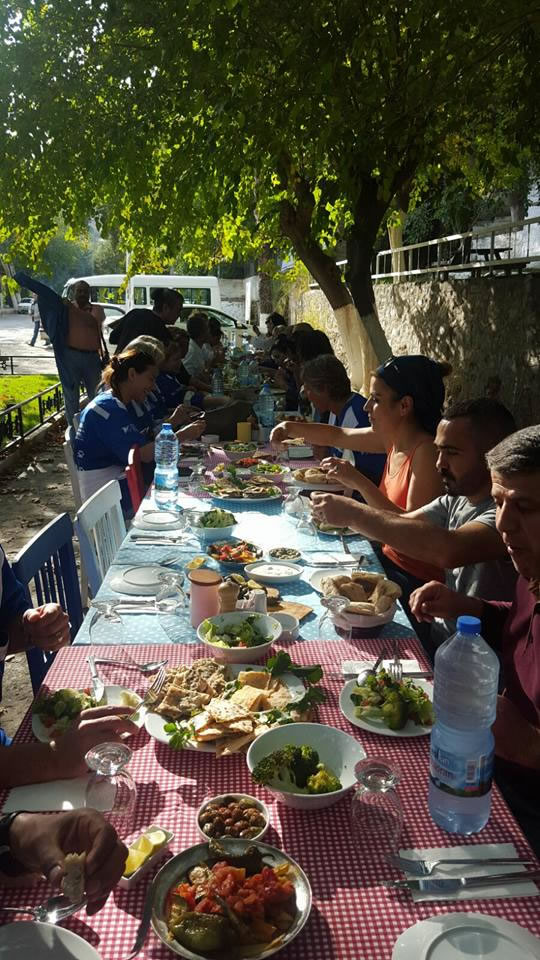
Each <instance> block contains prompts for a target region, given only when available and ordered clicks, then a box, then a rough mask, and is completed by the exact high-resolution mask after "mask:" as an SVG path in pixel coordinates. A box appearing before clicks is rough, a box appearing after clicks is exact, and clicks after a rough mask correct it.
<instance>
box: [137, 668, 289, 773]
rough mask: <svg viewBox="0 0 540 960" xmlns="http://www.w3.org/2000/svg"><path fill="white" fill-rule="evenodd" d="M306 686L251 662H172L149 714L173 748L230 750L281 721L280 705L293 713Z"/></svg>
mask: <svg viewBox="0 0 540 960" xmlns="http://www.w3.org/2000/svg"><path fill="white" fill-rule="evenodd" d="M305 695H306V689H305V687H304V684H303V682H302V680H301V678H300V677H297V676H295V675H294V674H292V673H289V672H284V673H282V674H280V675H279V676H273V675H272V673H271V672H270V670H268V669H267V668H265V667H262V666H261V667H259V666H257V667H253V666H252V665H251V664H249V663H227V664H225V663H220V662H219V661H218V660H217V659H216V658H215V657H213V658H203V659H200V660H195V661H193V663H192V664H190V665H185V666H182V667H176V668H170V669H169V670H168V671H167V680H166V681H165V684H164V686H163V688H162V690H161V692H160V700H159V702H158V703H157V704H156V705H155V706H154V709H153V711H149V712H148V713H147V714H146V717H145V726H146V730H147V731H148V733H149V734H150V736H151V737H154V738H155V739H156V740H159V741H160V743H165V744H168V745H169V746H171V747H172V748H173V749H181V748H182V747H186V748H188V749H191V750H201V751H204V752H207V753H216V754H217V756H228V755H229V754H233V753H238V751H240V750H244V749H245V748H246V747H247V745H248V744H249V743H251V741H252V740H253V739H254V738H255V737H257V736H259V735H260V734H261V733H263V732H265V731H266V730H268V728H269V724H270V722H279V720H280V719H282V716H281V714H282V711H285V712H287V713H288V714H290V716H291V718H292V719H298V718H300V719H301V718H302V716H303V714H300V713H298V712H296V711H295V710H294V706H291V705H294V704H295V703H297V702H298V703H299V704H300V706H302V703H301V701H302V700H304V698H305Z"/></svg>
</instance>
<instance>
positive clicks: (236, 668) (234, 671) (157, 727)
mask: <svg viewBox="0 0 540 960" xmlns="http://www.w3.org/2000/svg"><path fill="white" fill-rule="evenodd" d="M227 667H228V669H229V671H230V675H231V676H232V677H237V676H238V674H239V673H241V671H242V670H256V669H258V668H257V667H256V666H255V667H254V666H253V664H252V663H228V664H227ZM279 679H280V680H281V681H282V682H283V683H284V684H285V686H286V687H287V689H288V690H290V692H291V700H300V699H301V698H302V697H303V696H304V694H305V692H306V688H305V687H304V684H303V683H302V681H301V680H300V679H299V678H298V677H295V676H294V674H292V673H284V674H283V675H282V676H281V677H280V678H279ZM169 722H170V721H169V720H166V719H165V717H161V716H160V715H159V713H152V712H150V711H149V712H148V713H147V714H146V717H145V720H144V725H145V727H146V731H147V733H149V734H150V736H151V737H154V739H155V740H159V742H160V743H165V744H167V745H168V744H169V736H168V734H167V733H165V730H164V729H163V727H164V726H165V724H166V723H169ZM188 722H189V721H185V723H188ZM186 749H188V750H197V751H198V752H199V753H200V752H203V753H215V752H216V748H215V746H214V745H213V744H212V743H193V741H188V743H187V744H186Z"/></svg>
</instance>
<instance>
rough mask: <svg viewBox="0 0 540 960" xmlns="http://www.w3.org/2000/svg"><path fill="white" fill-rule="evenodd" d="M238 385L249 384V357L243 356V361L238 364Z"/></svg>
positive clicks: (246, 385) (244, 385) (245, 385)
mask: <svg viewBox="0 0 540 960" xmlns="http://www.w3.org/2000/svg"><path fill="white" fill-rule="evenodd" d="M238 386H239V387H248V386H249V360H248V359H247V357H243V358H242V360H241V362H240V363H239V364H238Z"/></svg>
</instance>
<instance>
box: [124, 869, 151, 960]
mask: <svg viewBox="0 0 540 960" xmlns="http://www.w3.org/2000/svg"><path fill="white" fill-rule="evenodd" d="M155 894H156V880H155V878H154V879H153V880H152V882H151V884H150V886H149V887H148V892H147V894H146V900H145V901H144V908H143V913H142V917H141V922H140V924H139V929H138V930H137V934H136V937H135V943H134V944H133V947H132V949H131V951H130V952H129V953H128V955H127V956H126V957H125V958H124V960H132V957H135V956H137V954H138V953H139V952H140V951H141V950H142V948H143V944H144V941H145V940H146V937H147V935H148V930H149V927H150V921H151V919H152V908H153V906H154V897H155Z"/></svg>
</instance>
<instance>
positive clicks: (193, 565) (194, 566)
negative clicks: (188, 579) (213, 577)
mask: <svg viewBox="0 0 540 960" xmlns="http://www.w3.org/2000/svg"><path fill="white" fill-rule="evenodd" d="M207 559H208V558H207V557H200V556H199V557H193V558H192V559H191V560H190V561H189V563H186V570H198V569H199V567H202V565H203V564H204V563H206V561H207Z"/></svg>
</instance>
